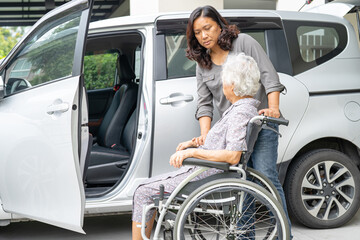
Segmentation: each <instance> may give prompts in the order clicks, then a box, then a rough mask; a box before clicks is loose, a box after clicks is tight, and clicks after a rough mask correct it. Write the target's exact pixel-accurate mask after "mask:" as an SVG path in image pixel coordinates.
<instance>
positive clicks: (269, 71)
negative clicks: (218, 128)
mask: <svg viewBox="0 0 360 240" xmlns="http://www.w3.org/2000/svg"><path fill="white" fill-rule="evenodd" d="M241 52H243V53H245V54H246V55H249V56H251V57H253V58H254V59H255V61H256V62H257V64H258V67H259V69H260V74H261V76H260V81H261V87H260V89H259V91H258V92H257V94H256V95H255V98H256V99H257V100H259V101H260V102H261V104H260V105H259V107H258V109H259V110H260V109H264V108H268V100H267V94H268V93H271V92H277V91H278V92H281V91H283V90H284V88H285V87H284V86H283V85H282V84H281V83H280V81H279V76H278V74H277V72H276V70H275V69H274V66H273V65H272V63H271V61H270V59H269V57H268V56H267V55H266V53H265V52H264V50H263V48H262V47H261V46H260V44H259V43H258V42H257V41H256V40H255V39H253V38H252V37H250V36H249V35H247V34H244V33H240V34H239V36H238V38H236V39H235V40H234V41H233V44H232V49H231V51H230V52H229V54H237V53H241ZM221 71H222V66H221V65H216V64H214V63H213V64H212V68H211V70H208V69H204V68H201V67H200V66H199V65H197V67H196V79H197V93H198V105H197V111H196V114H195V117H196V118H197V119H199V118H200V117H204V116H208V117H210V118H212V117H213V110H214V106H213V102H214V103H215V106H216V108H217V109H218V110H219V113H220V116H221V115H222V114H223V113H224V112H225V110H226V109H227V108H228V107H230V105H231V103H230V102H229V101H228V100H227V99H226V98H225V95H224V93H223V91H222V80H221Z"/></svg>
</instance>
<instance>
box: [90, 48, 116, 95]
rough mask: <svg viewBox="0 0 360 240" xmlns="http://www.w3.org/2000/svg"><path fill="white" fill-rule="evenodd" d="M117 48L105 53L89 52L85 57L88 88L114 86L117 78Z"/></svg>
mask: <svg viewBox="0 0 360 240" xmlns="http://www.w3.org/2000/svg"><path fill="white" fill-rule="evenodd" d="M118 56H119V53H118V52H117V51H115V50H112V51H107V52H104V53H87V54H86V55H85V57H84V81H85V87H86V89H87V90H94V89H103V88H109V87H113V86H114V85H115V80H116V61H117V59H118Z"/></svg>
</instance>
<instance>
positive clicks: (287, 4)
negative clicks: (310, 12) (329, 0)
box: [276, 0, 325, 11]
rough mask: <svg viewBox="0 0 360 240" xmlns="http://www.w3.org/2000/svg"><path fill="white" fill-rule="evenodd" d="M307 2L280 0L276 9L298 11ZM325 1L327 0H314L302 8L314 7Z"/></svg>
mask: <svg viewBox="0 0 360 240" xmlns="http://www.w3.org/2000/svg"><path fill="white" fill-rule="evenodd" d="M305 2H306V1H305V0H278V1H277V4H276V10H286V11H298V10H299V9H300V8H301V7H302V6H303V5H304V3H305ZM324 3H325V0H314V1H313V2H312V3H311V4H309V5H305V6H304V7H303V8H302V9H301V10H302V11H303V10H305V9H309V8H313V7H315V6H318V5H322V4H324Z"/></svg>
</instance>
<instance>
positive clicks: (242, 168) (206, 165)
mask: <svg viewBox="0 0 360 240" xmlns="http://www.w3.org/2000/svg"><path fill="white" fill-rule="evenodd" d="M258 120H260V124H259V123H257V121H258ZM267 122H274V123H277V124H283V125H288V121H287V120H285V119H276V118H270V117H266V116H256V117H254V118H252V119H251V120H250V121H249V124H250V126H251V125H258V126H263V125H266V123H267ZM266 127H267V129H269V127H268V126H266ZM262 128H264V127H262ZM270 129H272V128H270ZM260 130H261V129H256V128H253V127H250V128H249V127H248V128H247V139H246V140H247V142H249V141H250V140H249V139H250V136H251V135H253V134H254V133H253V132H255V133H256V134H258V132H259V131H260ZM272 130H273V131H275V130H274V129H272ZM275 132H276V131H275ZM248 134H249V135H248ZM278 134H279V133H278ZM279 135H280V134H279ZM256 136H257V135H256ZM280 136H281V135H280ZM252 137H253V136H252ZM256 138H257V137H256ZM255 140H256V139H255ZM255 140H251V141H250V148H248V151H247V152H244V153H245V154H242V157H241V162H242V163H243V164H239V165H238V166H230V165H229V164H228V163H219V162H217V163H214V162H209V161H206V160H200V159H194V158H191V159H185V160H184V162H183V165H195V166H202V167H201V168H199V169H197V170H196V171H194V172H193V173H191V174H190V175H189V176H188V177H187V178H185V179H184V180H183V181H182V182H181V183H180V184H179V185H178V186H177V187H176V188H175V189H174V191H173V192H172V193H171V194H170V196H169V197H168V198H167V200H166V202H165V203H164V202H163V201H164V199H163V195H164V194H163V191H160V197H159V203H158V204H155V203H153V204H150V205H147V206H143V212H142V222H141V235H142V237H143V239H145V240H148V238H147V237H146V235H145V228H146V222H145V219H146V217H145V216H146V213H147V212H148V211H149V210H151V209H154V208H155V209H157V211H158V212H159V216H158V219H157V224H156V227H155V232H154V237H153V239H154V240H159V239H162V238H160V237H159V235H160V230H161V227H162V225H163V221H164V219H165V215H166V214H167V211H168V210H177V211H178V210H179V209H180V208H181V205H172V204H171V203H172V202H173V200H174V199H175V198H176V196H177V195H178V194H179V193H180V191H181V190H182V189H183V188H184V187H185V186H186V185H187V184H188V183H189V182H190V181H191V180H192V179H193V178H195V177H196V176H198V175H199V174H201V173H202V172H204V171H206V170H208V169H210V168H214V167H215V168H219V169H223V170H225V171H235V172H237V173H239V176H240V179H241V180H242V181H243V183H244V184H247V183H251V184H253V182H251V181H248V180H247V176H248V175H249V173H250V175H252V176H255V178H257V180H258V181H260V182H261V183H262V184H264V185H265V186H266V187H267V188H268V189H265V188H264V187H262V186H260V185H258V188H259V190H260V192H261V193H263V194H264V195H266V194H265V193H267V194H268V193H270V194H271V195H272V196H273V200H272V199H269V200H268V201H275V202H281V200H280V198H279V194H278V192H277V190H276V188H275V187H274V186H273V184H272V183H271V182H270V180H268V179H267V178H266V177H265V176H262V175H261V174H260V173H258V172H256V171H254V170H253V169H251V168H247V162H248V160H249V159H250V155H251V153H252V149H253V146H254V145H255ZM248 147H249V145H248ZM247 169H248V170H247ZM251 184H249V186H251ZM280 206H281V203H280ZM278 211H280V212H282V214H283V215H284V216H285V214H284V210H283V209H278ZM282 222H283V224H284V226H285V227H284V229H285V238H283V239H282V240H287V239H288V238H289V234H288V233H286V232H289V226H288V222H287V219H282ZM170 225H172V226H171V227H172V228H173V227H174V222H172V223H170Z"/></svg>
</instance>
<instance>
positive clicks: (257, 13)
mask: <svg viewBox="0 0 360 240" xmlns="http://www.w3.org/2000/svg"><path fill="white" fill-rule="evenodd" d="M219 12H220V13H221V15H222V16H224V17H275V18H280V19H282V20H304V21H320V22H328V21H330V22H339V21H340V22H341V21H343V18H342V17H337V16H333V15H329V14H322V13H310V12H295V11H277V10H244V9H236V10H235V9H234V10H232V9H226V10H220V11H219ZM189 16H190V12H173V13H159V14H153V15H139V16H125V17H117V18H110V19H106V20H101V21H96V22H92V23H90V31H91V30H96V29H102V28H113V27H120V26H134V25H149V24H154V23H155V22H156V21H157V20H166V19H188V18H189Z"/></svg>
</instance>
